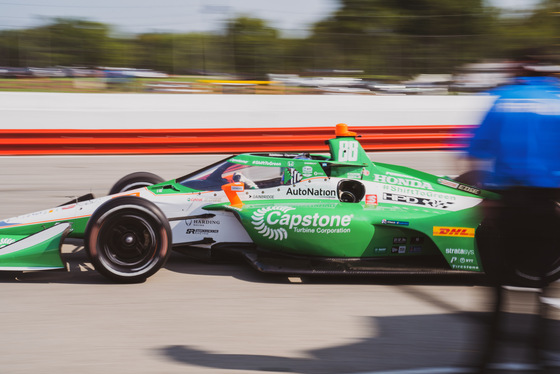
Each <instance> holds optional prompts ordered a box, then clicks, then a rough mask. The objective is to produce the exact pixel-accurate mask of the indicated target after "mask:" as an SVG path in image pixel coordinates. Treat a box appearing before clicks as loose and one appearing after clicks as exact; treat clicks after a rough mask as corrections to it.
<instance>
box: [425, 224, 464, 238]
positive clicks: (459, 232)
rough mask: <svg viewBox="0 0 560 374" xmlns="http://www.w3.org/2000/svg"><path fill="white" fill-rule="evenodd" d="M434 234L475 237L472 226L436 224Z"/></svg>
mask: <svg viewBox="0 0 560 374" xmlns="http://www.w3.org/2000/svg"><path fill="white" fill-rule="evenodd" d="M433 235H434V236H454V237H460V238H474V228H472V227H444V226H434V232H433Z"/></svg>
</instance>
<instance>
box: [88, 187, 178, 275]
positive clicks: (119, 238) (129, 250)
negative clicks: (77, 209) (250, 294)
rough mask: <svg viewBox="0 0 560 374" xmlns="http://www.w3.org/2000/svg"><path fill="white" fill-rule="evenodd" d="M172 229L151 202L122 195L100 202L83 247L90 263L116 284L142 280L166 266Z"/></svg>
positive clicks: (92, 217)
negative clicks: (101, 203)
mask: <svg viewBox="0 0 560 374" xmlns="http://www.w3.org/2000/svg"><path fill="white" fill-rule="evenodd" d="M171 243H172V238H171V228H170V226H169V222H168V220H167V218H166V217H165V215H164V214H163V212H162V211H161V209H159V208H158V207H157V206H156V205H155V204H154V203H152V202H150V201H148V200H145V199H142V198H138V197H134V196H122V197H117V198H114V199H111V200H109V201H108V202H106V203H104V204H103V205H101V206H100V207H99V208H98V209H97V210H96V211H95V212H94V213H93V215H92V216H91V218H90V220H89V222H88V225H87V227H86V231H85V249H86V253H87V254H88V256H89V258H90V260H91V262H92V264H93V266H94V267H95V269H96V270H97V271H99V273H101V274H102V275H104V276H105V277H107V278H109V279H111V280H113V281H116V282H119V283H139V282H144V281H145V280H146V279H147V278H148V277H150V276H152V275H153V274H155V273H156V272H157V271H158V270H159V269H160V268H161V267H162V266H164V265H165V263H166V261H167V259H168V257H169V254H170V253H171V251H170V247H171Z"/></svg>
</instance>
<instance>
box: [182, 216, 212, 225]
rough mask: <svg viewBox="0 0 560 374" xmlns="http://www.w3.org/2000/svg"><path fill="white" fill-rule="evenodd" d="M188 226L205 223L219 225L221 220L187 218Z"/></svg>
mask: <svg viewBox="0 0 560 374" xmlns="http://www.w3.org/2000/svg"><path fill="white" fill-rule="evenodd" d="M185 224H186V225H187V226H205V225H219V224H220V221H219V220H217V219H200V218H193V219H187V220H185Z"/></svg>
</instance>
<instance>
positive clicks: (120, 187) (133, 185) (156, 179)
mask: <svg viewBox="0 0 560 374" xmlns="http://www.w3.org/2000/svg"><path fill="white" fill-rule="evenodd" d="M162 182H165V180H164V179H163V178H162V177H160V176H159V175H156V174H153V173H148V172H145V171H139V172H137V173H132V174H128V175H125V176H124V177H122V178H121V179H119V180H118V181H117V183H115V184H114V185H113V187H111V190H110V191H109V195H114V194H117V193H120V192H125V191H130V190H135V189H137V188H142V187H148V186H151V185H153V184H158V183H162Z"/></svg>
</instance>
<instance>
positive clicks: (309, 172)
mask: <svg viewBox="0 0 560 374" xmlns="http://www.w3.org/2000/svg"><path fill="white" fill-rule="evenodd" d="M301 172H302V173H303V176H304V177H310V176H312V175H313V168H312V167H311V166H304V167H303V168H302V169H301Z"/></svg>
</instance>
